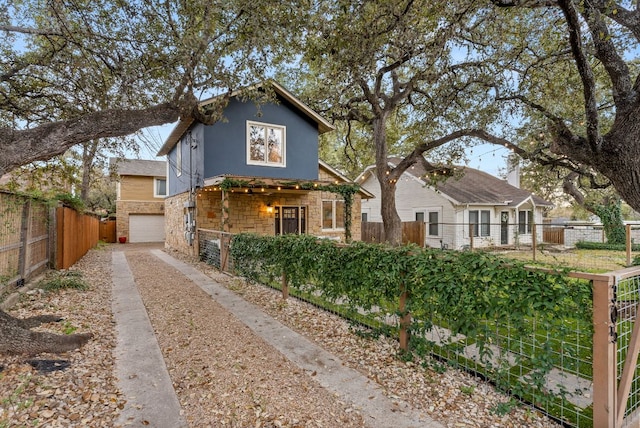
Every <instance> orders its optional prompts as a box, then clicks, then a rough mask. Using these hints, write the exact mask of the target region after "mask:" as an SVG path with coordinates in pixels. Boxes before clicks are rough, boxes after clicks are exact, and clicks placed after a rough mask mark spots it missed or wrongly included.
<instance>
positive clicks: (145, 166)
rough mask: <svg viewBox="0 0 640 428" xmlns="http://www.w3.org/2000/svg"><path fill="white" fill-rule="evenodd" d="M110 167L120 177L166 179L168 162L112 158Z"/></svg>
mask: <svg viewBox="0 0 640 428" xmlns="http://www.w3.org/2000/svg"><path fill="white" fill-rule="evenodd" d="M109 166H110V167H111V168H114V169H115V171H116V172H117V174H118V175H143V176H149V177H166V175H167V162H165V161H155V160H141V159H118V158H110V159H109Z"/></svg>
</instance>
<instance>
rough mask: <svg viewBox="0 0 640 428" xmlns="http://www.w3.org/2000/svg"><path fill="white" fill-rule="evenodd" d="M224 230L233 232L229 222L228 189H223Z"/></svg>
mask: <svg viewBox="0 0 640 428" xmlns="http://www.w3.org/2000/svg"><path fill="white" fill-rule="evenodd" d="M222 231H223V232H231V225H230V224H229V195H228V194H227V191H226V190H224V189H223V190H222Z"/></svg>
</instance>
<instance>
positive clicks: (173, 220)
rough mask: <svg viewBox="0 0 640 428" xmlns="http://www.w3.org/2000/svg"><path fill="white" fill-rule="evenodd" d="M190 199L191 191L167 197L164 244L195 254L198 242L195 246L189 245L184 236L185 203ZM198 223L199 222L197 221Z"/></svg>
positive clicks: (167, 246)
mask: <svg viewBox="0 0 640 428" xmlns="http://www.w3.org/2000/svg"><path fill="white" fill-rule="evenodd" d="M188 199H189V193H188V192H185V193H180V194H179V195H174V196H169V197H168V198H167V199H165V205H166V210H165V211H166V212H165V215H164V230H165V240H164V246H165V247H166V248H171V249H174V250H178V251H180V252H181V253H184V254H189V255H195V254H196V250H195V249H196V248H197V247H196V246H195V245H196V242H195V241H194V245H193V246H189V244H188V243H187V240H186V239H185V237H184V215H185V208H184V203H185V202H187V200H188ZM196 224H197V223H196Z"/></svg>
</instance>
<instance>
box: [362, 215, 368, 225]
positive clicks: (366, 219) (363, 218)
mask: <svg viewBox="0 0 640 428" xmlns="http://www.w3.org/2000/svg"><path fill="white" fill-rule="evenodd" d="M368 219H369V214H368V213H362V222H363V223H366V222H368V221H369V220H368Z"/></svg>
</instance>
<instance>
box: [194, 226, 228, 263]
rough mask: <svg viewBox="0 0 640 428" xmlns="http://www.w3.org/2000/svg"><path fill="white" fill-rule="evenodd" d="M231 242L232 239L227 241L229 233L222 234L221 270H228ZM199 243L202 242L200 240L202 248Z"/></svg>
mask: <svg viewBox="0 0 640 428" xmlns="http://www.w3.org/2000/svg"><path fill="white" fill-rule="evenodd" d="M196 235H197V234H196ZM230 242H231V240H229V241H227V235H225V234H224V233H221V234H220V272H226V271H227V260H228V259H229V243H230ZM199 245H200V242H199V241H198V248H200V247H199ZM198 252H199V251H198Z"/></svg>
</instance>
